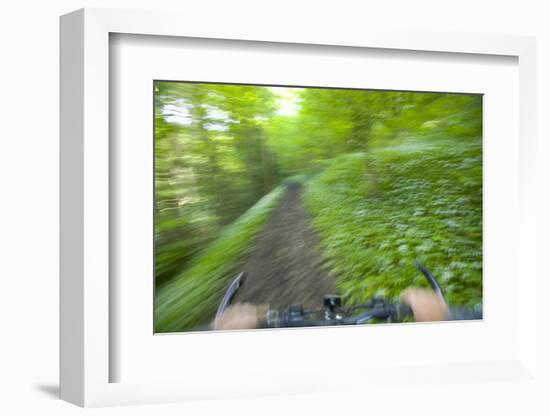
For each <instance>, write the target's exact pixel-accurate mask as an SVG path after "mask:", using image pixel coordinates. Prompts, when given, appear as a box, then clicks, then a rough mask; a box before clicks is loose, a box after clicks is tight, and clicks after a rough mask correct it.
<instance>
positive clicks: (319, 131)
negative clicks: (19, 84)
mask: <svg viewBox="0 0 550 416" xmlns="http://www.w3.org/2000/svg"><path fill="white" fill-rule="evenodd" d="M154 100H155V102H154V105H155V132H154V134H155V201H156V202H155V332H182V331H193V330H195V329H196V328H200V327H205V326H208V325H209V323H210V322H212V320H213V319H214V316H215V314H216V309H217V307H218V305H219V303H220V300H221V299H222V298H223V296H224V293H225V292H226V290H227V287H228V285H229V284H230V283H231V281H232V279H233V278H234V276H235V275H236V274H237V273H239V272H246V274H247V280H246V283H245V284H244V285H243V287H242V289H240V290H239V292H238V293H237V294H236V297H235V300H234V301H235V302H249V303H251V304H258V305H259V304H262V305H269V307H270V308H276V309H284V308H286V307H288V305H290V304H302V305H304V307H306V308H316V307H320V306H322V302H323V296H324V295H326V294H328V293H337V294H338V295H339V296H340V297H341V298H342V301H343V302H344V303H345V304H357V303H361V302H366V301H367V300H368V299H370V298H371V297H372V296H375V295H376V296H384V297H385V298H388V299H398V298H399V296H400V294H401V293H402V291H403V290H405V289H406V288H408V287H411V286H414V287H428V283H427V282H426V280H425V279H424V278H423V276H422V274H421V273H419V271H418V269H417V268H416V266H415V261H417V260H419V261H421V262H422V263H423V264H425V265H426V266H428V267H429V269H430V270H431V272H432V273H433V275H434V276H436V277H437V280H438V282H439V284H440V285H441V287H442V289H443V291H444V293H445V296H446V299H447V301H448V303H449V304H451V305H457V306H460V307H474V306H479V305H480V304H481V303H482V96H481V95H474V94H457V93H430V92H405V91H381V90H358V89H338V88H315V87H307V88H298V87H271V86H254V85H233V84H209V83H191V82H170V81H155V83H154Z"/></svg>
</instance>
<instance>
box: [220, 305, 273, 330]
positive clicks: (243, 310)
mask: <svg viewBox="0 0 550 416" xmlns="http://www.w3.org/2000/svg"><path fill="white" fill-rule="evenodd" d="M267 309H268V307H267V305H252V304H251V303H236V304H234V305H231V306H229V307H228V308H227V309H226V310H225V312H224V313H223V315H222V316H221V318H220V319H218V320H217V321H215V322H214V323H213V324H212V329H215V330H226V329H254V328H258V327H259V326H260V322H261V321H262V320H263V319H265V314H266V312H267Z"/></svg>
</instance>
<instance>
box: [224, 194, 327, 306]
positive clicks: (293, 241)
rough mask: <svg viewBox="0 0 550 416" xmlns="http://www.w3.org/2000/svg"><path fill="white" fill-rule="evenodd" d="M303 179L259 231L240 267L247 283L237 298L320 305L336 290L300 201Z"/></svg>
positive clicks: (257, 302) (284, 198) (255, 302)
mask: <svg viewBox="0 0 550 416" xmlns="http://www.w3.org/2000/svg"><path fill="white" fill-rule="evenodd" d="M302 192H303V189H302V187H301V185H297V184H293V185H290V186H289V187H288V189H287V191H286V193H285V194H284V195H283V197H282V198H281V200H280V202H279V205H278V206H277V207H276V208H275V209H274V210H273V214H272V217H271V219H270V220H269V221H268V223H267V224H266V225H265V227H264V229H263V230H262V231H261V232H260V234H259V235H258V236H257V237H256V239H255V242H254V244H253V248H252V250H251V252H250V253H249V255H248V256H247V257H246V258H245V259H244V263H243V265H242V266H241V267H240V270H242V271H245V272H246V273H247V279H246V282H245V284H244V285H243V286H242V287H241V289H240V290H239V292H238V293H237V295H236V297H235V300H234V302H251V303H254V304H261V303H267V304H269V305H270V307H271V308H276V309H283V310H286V308H287V307H288V305H289V304H292V303H301V304H303V305H304V307H305V308H319V307H321V306H322V301H323V295H325V294H328V293H334V291H335V289H334V279H333V278H332V277H330V276H329V275H328V273H327V272H326V271H325V270H324V269H323V267H322V261H321V253H320V252H319V250H318V248H317V247H318V244H319V237H318V236H317V235H316V234H315V232H314V231H313V229H312V228H311V225H310V223H311V218H310V216H309V213H308V212H307V211H306V209H305V208H304V206H303V203H302Z"/></svg>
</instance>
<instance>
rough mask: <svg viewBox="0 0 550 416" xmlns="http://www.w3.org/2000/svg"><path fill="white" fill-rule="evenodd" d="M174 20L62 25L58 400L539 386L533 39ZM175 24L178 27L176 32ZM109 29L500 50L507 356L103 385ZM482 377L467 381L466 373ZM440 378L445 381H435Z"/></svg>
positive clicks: (86, 16)
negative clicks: (508, 263)
mask: <svg viewBox="0 0 550 416" xmlns="http://www.w3.org/2000/svg"><path fill="white" fill-rule="evenodd" d="M184 17H185V16H178V15H177V14H176V15H175V14H172V13H156V12H155V13H151V12H137V11H120V10H107V9H82V10H78V11H76V12H73V13H71V14H68V15H65V16H63V17H62V18H61V282H60V283H61V339H60V347H61V356H60V358H61V390H60V393H61V397H62V398H63V399H64V400H67V401H69V402H72V403H75V404H78V405H80V406H86V407H87V406H106V405H119V404H137V403H158V402H167V401H183V400H192V399H199V398H202V399H207V398H219V397H227V398H230V397H243V396H244V397H248V396H254V395H262V394H264V395H265V394H281V393H291V394H296V393H308V392H323V391H331V390H333V389H349V388H352V386H357V383H358V380H360V382H359V384H361V383H363V384H365V385H368V384H369V383H373V381H374V380H376V381H377V382H380V381H381V380H382V384H384V383H385V384H386V385H388V383H391V382H392V380H395V379H401V380H402V381H403V382H404V383H405V384H406V383H413V382H414V381H416V382H420V383H430V382H432V383H433V382H434V381H441V380H450V379H457V380H464V381H467V380H470V381H471V382H474V383H475V382H478V383H479V382H481V381H482V380H484V379H490V380H498V379H499V378H500V379H502V380H508V381H510V380H511V381H516V380H517V382H518V383H519V382H522V381H525V380H530V382H533V383H536V382H537V378H536V369H537V364H536V354H535V352H536V330H537V327H536V323H535V321H534V320H532V319H522V318H525V317H531V316H534V315H535V311H536V302H535V297H536V296H535V294H536V292H535V290H536V279H537V270H536V268H535V260H534V255H535V254H534V253H535V251H536V250H535V247H536V241H535V239H536V234H535V231H536V218H535V216H534V215H533V213H534V212H535V198H534V194H535V192H536V188H535V186H534V181H533V179H534V176H535V170H534V169H535V163H534V161H535V153H534V143H535V139H536V137H535V130H534V126H535V120H534V117H535V114H536V112H535V90H536V85H535V40H534V39H533V38H530V37H520V36H509V35H487V34H468V33H437V34H434V33H429V32H420V31H419V32H410V31H408V32H398V31H387V32H383V31H378V30H365V29H363V28H350V29H349V30H347V31H340V32H338V33H330V34H328V33H326V32H325V31H323V30H322V29H321V28H319V29H317V30H315V28H312V30H309V31H307V33H306V32H302V31H298V30H290V29H289V28H285V30H282V29H281V28H280V27H279V26H278V25H265V24H264V25H262V26H261V27H258V26H255V25H253V24H250V25H249V26H247V25H246V20H244V19H243V22H242V23H243V24H242V25H239V32H238V33H236V32H235V29H234V26H233V25H232V24H231V23H230V22H226V21H224V20H223V19H222V20H220V21H216V22H215V23H216V24H208V25H207V24H205V21H203V20H201V19H184ZM182 21H185V24H183V25H182V23H181V22H182ZM114 33H124V34H136V35H154V36H171V37H185V38H207V39H226V40H241V41H242V40H245V41H250V42H279V43H282V44H305V45H332V46H336V47H350V46H351V47H356V48H383V49H390V50H411V51H431V52H437V53H454V54H484V55H505V56H511V57H516V58H517V59H518V65H519V137H520V150H519V152H520V154H519V163H520V170H519V172H520V177H519V178H518V183H519V186H520V190H519V201H517V202H518V203H519V204H520V211H519V212H520V216H519V224H517V226H518V230H519V238H518V241H517V242H515V244H517V250H518V264H517V270H522V281H521V286H520V287H519V288H518V291H517V306H518V315H517V316H518V319H519V320H520V322H521V325H519V326H518V330H519V335H518V340H519V345H518V348H517V352H518V353H517V354H515V355H514V356H513V357H512V356H511V357H510V359H508V360H499V361H487V362H474V363H462V364H460V365H457V364H456V363H444V362H443V363H441V364H438V365H433V364H430V365H422V363H419V365H418V366H415V367H414V368H410V367H409V368H407V369H399V368H379V369H375V368H370V370H369V372H368V375H367V376H365V374H364V373H361V372H360V370H361V369H358V370H357V371H350V370H349V369H348V370H346V369H342V370H341V371H340V372H339V374H335V373H334V370H330V371H329V372H328V373H330V374H329V375H330V376H331V377H333V376H337V378H338V379H342V380H344V379H345V380H349V381H347V382H340V383H336V386H335V385H334V384H332V383H323V382H320V381H319V373H311V374H300V375H298V376H297V375H295V374H293V376H292V380H291V381H289V374H290V372H289V371H287V370H288V369H282V370H281V373H280V374H278V375H272V377H271V378H270V380H262V382H258V380H246V379H242V378H241V379H238V380H235V381H234V382H233V383H230V384H228V380H227V379H220V380H219V381H217V382H212V381H211V380H207V379H205V378H203V379H200V378H192V379H191V378H189V379H187V380H183V381H156V382H140V383H134V382H132V383H125V382H118V383H114V382H110V373H109V368H110V363H111V362H112V360H114V359H116V357H114V356H113V354H112V351H111V350H110V348H109V345H110V342H109V338H110V326H109V323H110V315H109V308H110V306H111V307H112V305H110V302H112V298H110V296H109V290H110V285H109V275H110V265H111V262H110V253H109V238H110V237H109V236H110V232H109V227H110V207H109V201H110V195H109V189H110V176H109V170H110V168H111V169H112V166H110V164H111V163H112V160H110V157H109V134H110V132H109V117H110V114H109V91H110V90H109V88H110V87H109V36H110V34H114ZM472 373H476V374H481V375H482V376H480V377H474V378H471V374H472ZM441 377H442V378H441Z"/></svg>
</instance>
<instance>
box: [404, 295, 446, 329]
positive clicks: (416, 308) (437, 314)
mask: <svg viewBox="0 0 550 416" xmlns="http://www.w3.org/2000/svg"><path fill="white" fill-rule="evenodd" d="M401 299H402V301H403V303H406V304H407V305H409V306H410V307H411V309H412V311H413V314H414V319H415V320H416V321H417V322H427V321H444V320H445V319H447V317H448V316H449V308H448V307H447V305H446V304H445V302H443V301H442V300H441V299H440V298H439V297H438V296H437V295H436V294H435V293H434V292H433V291H431V290H427V289H421V288H418V287H409V288H407V289H405V290H404V291H403V293H402V294H401Z"/></svg>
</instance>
